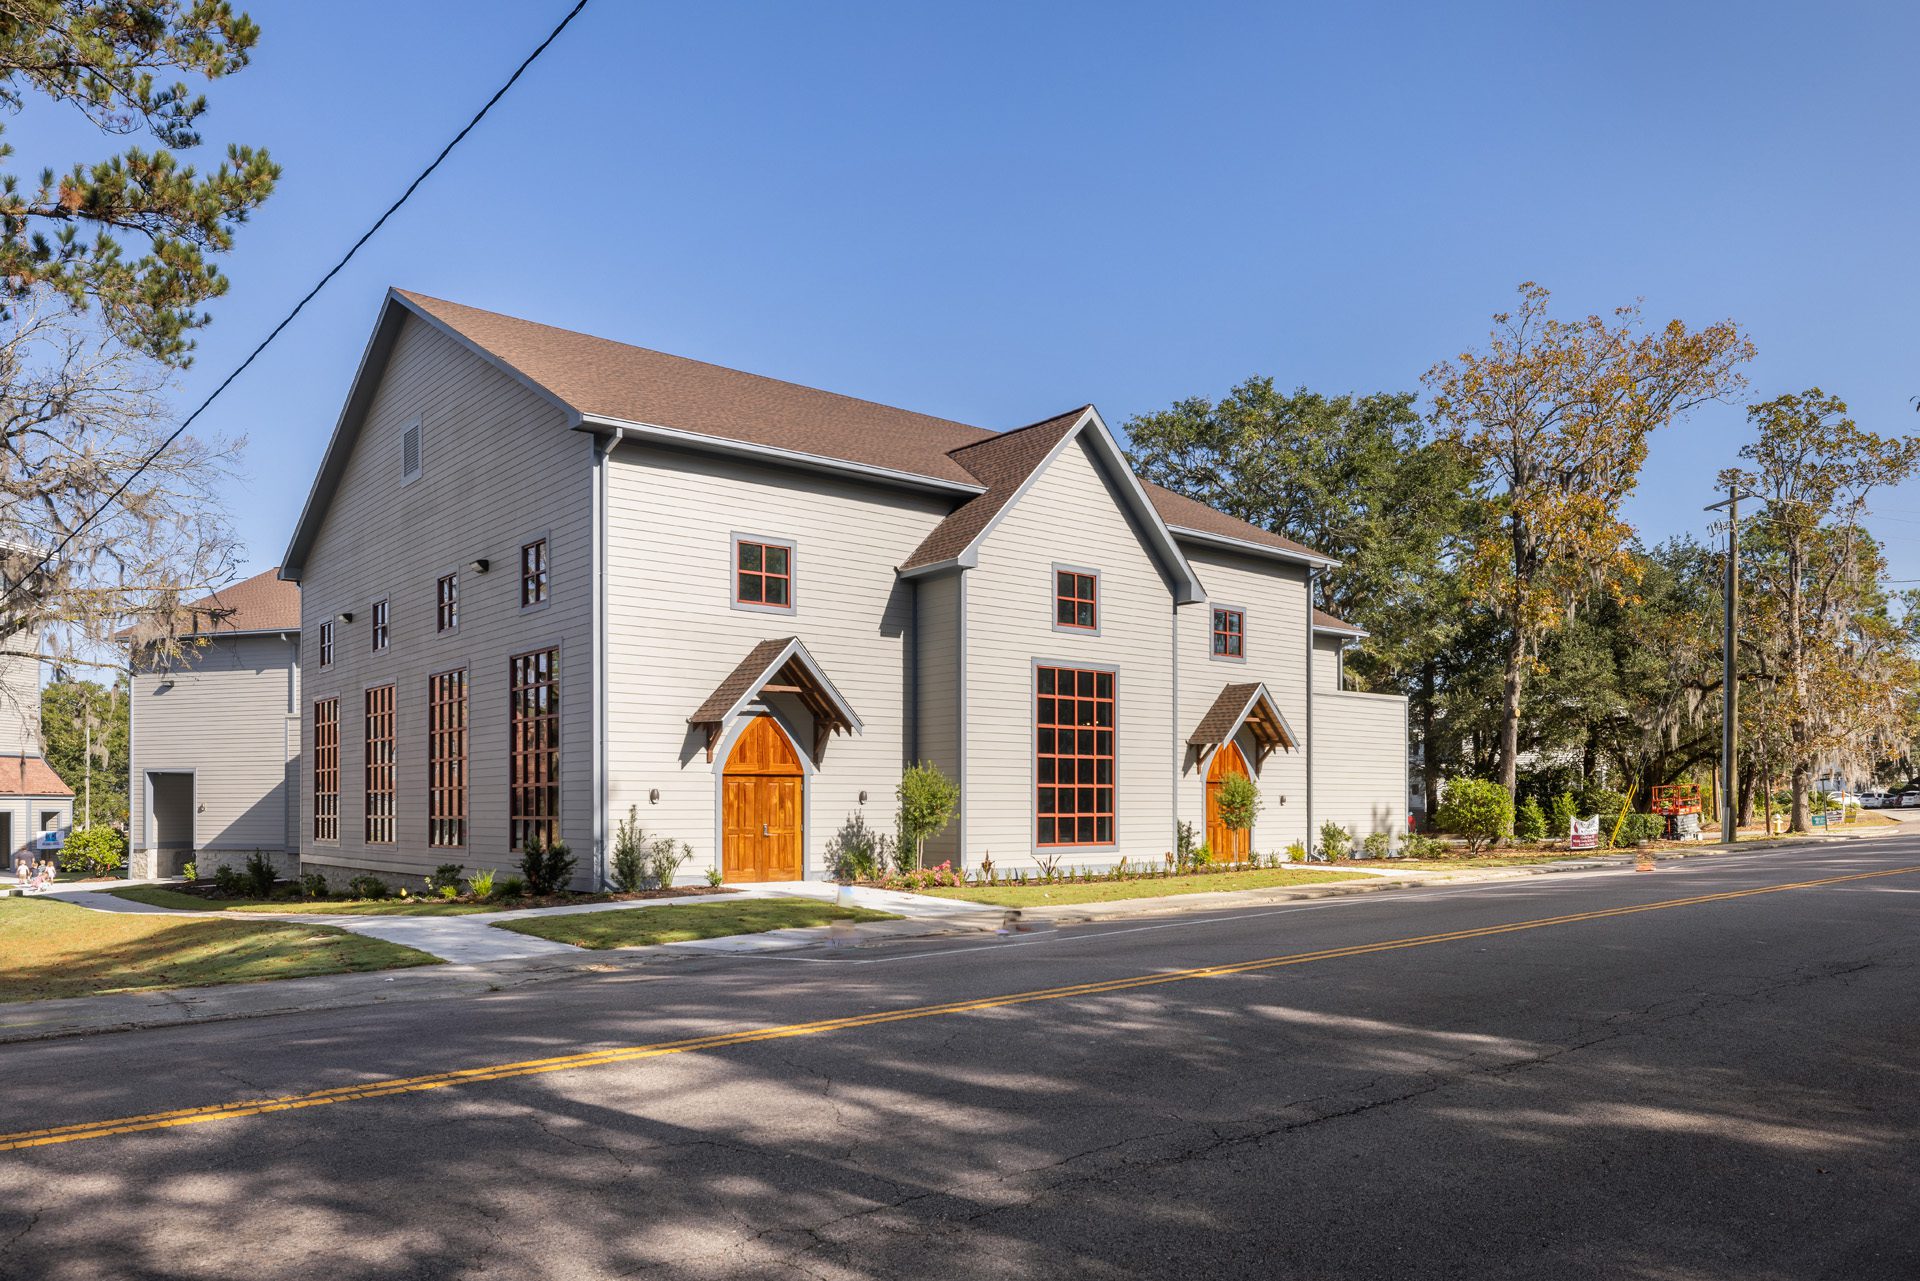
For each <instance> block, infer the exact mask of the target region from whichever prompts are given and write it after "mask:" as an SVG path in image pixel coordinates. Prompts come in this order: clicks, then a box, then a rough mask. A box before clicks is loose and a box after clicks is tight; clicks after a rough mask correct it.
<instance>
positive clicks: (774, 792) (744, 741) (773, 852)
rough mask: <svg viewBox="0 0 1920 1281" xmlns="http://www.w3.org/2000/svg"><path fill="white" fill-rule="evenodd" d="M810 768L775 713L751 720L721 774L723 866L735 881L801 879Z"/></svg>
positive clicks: (724, 874)
mask: <svg viewBox="0 0 1920 1281" xmlns="http://www.w3.org/2000/svg"><path fill="white" fill-rule="evenodd" d="M805 774H806V771H805V770H804V769H803V768H802V767H801V764H800V754H799V753H798V752H797V751H795V750H794V746H793V740H792V739H790V738H788V737H787V735H786V733H785V731H783V730H782V729H781V728H780V726H779V725H778V724H777V723H776V722H775V721H774V719H773V717H771V716H756V717H754V718H753V719H752V720H751V721H749V722H748V723H747V727H746V729H744V730H742V731H741V733H740V737H739V738H738V739H736V740H735V741H734V744H733V750H732V751H731V752H730V753H728V755H727V765H726V770H725V772H724V773H723V774H722V776H721V784H720V786H721V850H720V871H721V874H722V875H723V876H725V877H726V879H727V880H729V881H797V880H799V879H800V876H801V858H800V816H801V814H802V812H803V810H802V803H803V797H802V789H803V787H804V786H805Z"/></svg>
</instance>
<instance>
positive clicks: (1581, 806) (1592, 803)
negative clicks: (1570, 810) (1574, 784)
mask: <svg viewBox="0 0 1920 1281" xmlns="http://www.w3.org/2000/svg"><path fill="white" fill-rule="evenodd" d="M1573 804H1574V807H1575V808H1576V809H1577V810H1579V812H1580V814H1581V815H1582V816H1583V817H1584V816H1586V815H1590V814H1618V813H1619V812H1620V811H1621V810H1623V809H1625V808H1627V798H1626V797H1625V796H1624V795H1622V794H1621V793H1619V792H1616V791H1612V790H1611V789H1609V788H1605V787H1602V786H1600V784H1598V783H1582V784H1581V785H1580V786H1579V788H1577V789H1576V790H1575V791H1574V794H1573Z"/></svg>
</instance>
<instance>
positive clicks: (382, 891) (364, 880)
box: [347, 876, 393, 898]
mask: <svg viewBox="0 0 1920 1281" xmlns="http://www.w3.org/2000/svg"><path fill="white" fill-rule="evenodd" d="M391 893H393V889H392V887H391V886H389V885H388V884H387V883H386V882H385V881H383V880H381V879H380V878H379V877H377V876H356V877H354V878H353V879H352V880H350V881H348V882H347V897H348V898H385V897H386V896H387V895H389V894H391Z"/></svg>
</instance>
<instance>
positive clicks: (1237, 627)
mask: <svg viewBox="0 0 1920 1281" xmlns="http://www.w3.org/2000/svg"><path fill="white" fill-rule="evenodd" d="M1246 653H1247V616H1246V614H1245V613H1243V612H1242V611H1240V610H1237V609H1218V608H1216V609H1215V610H1214V611H1213V655H1214V657H1215V658H1245V657H1246Z"/></svg>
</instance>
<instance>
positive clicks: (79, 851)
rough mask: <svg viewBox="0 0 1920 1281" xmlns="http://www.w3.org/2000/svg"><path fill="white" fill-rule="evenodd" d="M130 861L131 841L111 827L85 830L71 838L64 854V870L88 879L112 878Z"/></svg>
mask: <svg viewBox="0 0 1920 1281" xmlns="http://www.w3.org/2000/svg"><path fill="white" fill-rule="evenodd" d="M126 861H127V838H126V837H124V836H122V835H120V833H118V832H116V831H114V830H113V829H112V828H111V827H101V826H99V825H98V824H95V825H94V826H92V827H83V828H81V829H80V830H79V831H77V832H74V833H72V834H71V835H69V836H68V837H67V843H66V846H65V848H63V849H62V850H61V851H60V867H61V869H62V870H64V871H68V872H84V873H86V874H87V875H88V876H111V875H112V874H113V872H114V871H115V870H116V869H117V868H119V867H120V865H121V864H123V863H125V862H126Z"/></svg>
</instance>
